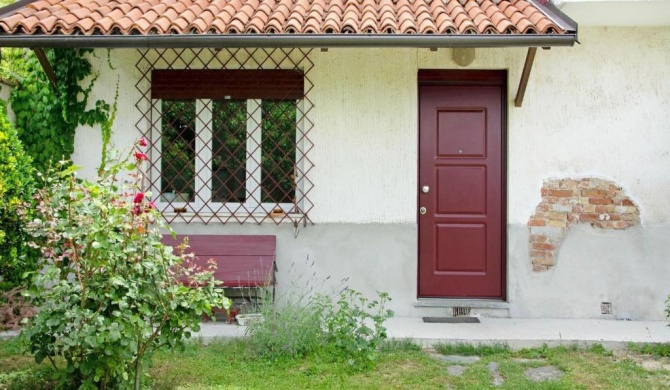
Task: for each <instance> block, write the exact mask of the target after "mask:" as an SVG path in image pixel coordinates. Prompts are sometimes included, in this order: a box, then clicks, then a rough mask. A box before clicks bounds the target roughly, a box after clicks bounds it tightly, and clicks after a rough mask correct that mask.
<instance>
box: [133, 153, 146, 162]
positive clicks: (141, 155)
mask: <svg viewBox="0 0 670 390" xmlns="http://www.w3.org/2000/svg"><path fill="white" fill-rule="evenodd" d="M148 159H149V158H148V157H147V155H146V154H144V153H142V152H135V160H137V162H140V161H147V160H148Z"/></svg>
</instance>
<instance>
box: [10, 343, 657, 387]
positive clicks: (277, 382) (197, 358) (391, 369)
mask: <svg viewBox="0 0 670 390" xmlns="http://www.w3.org/2000/svg"><path fill="white" fill-rule="evenodd" d="M440 350H441V352H443V353H444V352H446V353H447V354H461V355H462V354H468V355H473V354H474V355H477V356H480V357H481V358H482V359H481V360H480V361H478V362H476V363H474V364H471V365H468V366H467V368H466V371H465V373H464V374H463V376H461V377H453V376H449V375H448V374H447V370H446V367H447V365H448V364H446V363H444V362H442V361H440V360H438V359H434V358H432V357H430V356H429V355H428V354H427V353H426V352H424V351H422V350H421V349H420V347H419V346H418V345H417V344H416V343H415V342H414V341H413V340H411V339H406V340H387V341H386V342H384V343H382V345H381V346H380V352H379V354H378V355H377V356H378V357H377V361H376V364H375V365H374V367H373V368H371V369H370V370H368V371H363V372H359V371H352V370H351V369H350V367H348V366H347V364H344V363H343V362H341V361H336V360H334V359H332V358H331V357H329V356H327V355H325V354H318V353H317V354H313V355H308V356H306V357H303V358H292V359H277V360H275V361H268V360H267V359H262V358H259V357H258V355H256V354H255V353H254V348H253V346H252V345H251V342H250V341H249V340H248V339H239V340H229V341H224V340H219V341H213V342H211V343H210V344H208V345H206V346H203V345H201V344H199V343H198V342H197V341H194V342H191V343H189V344H188V345H187V347H186V349H185V350H184V351H181V352H169V351H168V352H159V353H158V354H157V355H156V356H155V358H154V364H153V366H152V367H151V369H150V370H149V377H147V379H146V380H145V384H146V385H148V386H149V387H148V388H151V389H155V390H168V389H169V390H237V389H245V390H247V389H277V390H283V389H287V390H288V389H296V388H297V389H335V390H337V389H443V388H445V386H446V387H447V388H451V389H493V388H494V387H493V386H492V383H491V374H490V372H489V370H488V365H489V364H490V363H492V362H496V363H498V364H499V368H498V372H499V373H500V375H502V377H503V378H504V383H503V384H502V386H500V387H499V388H500V389H514V390H517V389H521V390H523V389H540V390H542V389H553V390H556V389H565V390H568V389H570V390H572V389H585V390H587V389H622V390H623V389H626V390H629V389H631V390H643V389H644V390H646V389H668V388H670V371H667V370H664V369H659V370H655V371H649V370H645V369H643V368H641V367H639V366H638V364H637V363H636V361H635V360H636V359H646V360H649V359H654V358H653V357H651V356H650V354H646V353H645V354H644V355H642V354H641V353H638V352H635V351H632V350H631V351H630V352H629V353H628V355H626V357H625V358H621V356H619V357H617V356H614V354H612V353H610V352H609V351H607V350H605V349H604V348H603V347H602V346H599V345H595V346H592V347H588V348H580V347H578V346H567V347H557V348H549V347H547V346H544V347H541V348H533V349H524V350H520V351H512V350H510V349H508V348H507V347H505V346H502V345H496V346H481V345H479V346H473V345H468V344H459V345H454V346H450V347H440ZM646 351H649V349H645V352H646ZM521 358H524V359H536V360H519V359H521ZM658 359H660V360H661V361H664V360H665V359H666V358H665V357H659V358H658ZM546 365H552V366H555V367H557V368H558V369H560V370H562V371H563V372H564V375H563V376H562V377H561V378H560V379H558V380H554V381H549V382H540V383H538V382H533V381H531V380H529V379H528V378H527V377H526V374H525V372H526V370H528V369H529V368H534V367H541V366H546ZM49 378H50V368H49V367H48V366H47V365H45V364H42V365H37V364H35V363H34V361H33V360H32V357H31V356H27V355H22V354H21V344H20V342H18V341H15V340H9V341H4V342H0V389H1V390H6V389H11V390H14V389H17V390H20V389H31V390H50V389H51V388H52V387H50V386H51V385H52V384H51V382H50V381H49Z"/></svg>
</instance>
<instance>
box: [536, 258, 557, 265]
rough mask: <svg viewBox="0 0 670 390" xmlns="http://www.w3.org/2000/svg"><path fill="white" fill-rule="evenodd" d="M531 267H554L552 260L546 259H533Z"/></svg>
mask: <svg viewBox="0 0 670 390" xmlns="http://www.w3.org/2000/svg"><path fill="white" fill-rule="evenodd" d="M533 265H543V266H552V265H554V259H553V258H547V257H534V258H533Z"/></svg>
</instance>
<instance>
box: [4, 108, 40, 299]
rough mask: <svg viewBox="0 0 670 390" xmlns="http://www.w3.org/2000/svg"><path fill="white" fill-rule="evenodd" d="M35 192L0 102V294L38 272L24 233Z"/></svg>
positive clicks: (27, 160) (25, 159) (27, 161)
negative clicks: (0, 291) (29, 274)
mask: <svg viewBox="0 0 670 390" xmlns="http://www.w3.org/2000/svg"><path fill="white" fill-rule="evenodd" d="M34 191H35V186H34V182H33V168H32V166H31V164H30V158H29V157H28V156H26V154H25V153H24V151H23V147H22V145H21V142H20V141H19V139H18V136H17V134H16V131H15V130H14V127H13V126H12V125H11V123H9V121H8V120H7V112H6V107H5V104H4V102H1V101H0V290H9V289H11V288H14V287H16V286H20V285H22V284H25V281H24V280H23V278H22V276H23V274H24V273H25V272H30V271H34V270H35V269H36V259H37V256H36V253H35V251H32V250H30V248H28V247H27V246H26V245H25V240H26V239H27V233H26V232H25V231H24V225H25V220H26V218H27V217H29V215H26V213H27V210H29V209H30V208H29V207H28V206H29V205H30V204H32V201H33V199H32V195H33V193H34Z"/></svg>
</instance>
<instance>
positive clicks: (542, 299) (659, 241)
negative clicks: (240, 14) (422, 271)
mask: <svg viewBox="0 0 670 390" xmlns="http://www.w3.org/2000/svg"><path fill="white" fill-rule="evenodd" d="M173 228H174V229H175V231H177V233H191V234H274V235H276V236H277V265H278V268H279V272H278V274H277V280H278V285H277V291H278V294H279V295H280V296H281V295H284V294H287V291H296V290H299V289H303V290H304V289H309V288H317V289H320V290H322V291H325V292H332V291H335V290H338V289H340V288H342V287H344V286H348V287H351V288H354V289H356V290H358V291H361V292H362V293H364V294H365V295H366V296H368V297H370V298H372V297H374V296H376V291H386V292H388V293H389V294H390V295H391V297H392V298H393V301H392V302H391V304H390V308H391V309H392V310H394V311H395V313H396V315H397V316H421V315H422V314H424V312H425V311H426V310H425V309H422V308H417V307H415V305H414V304H415V302H416V291H417V284H416V279H417V228H416V226H415V225H409V224H361V225H359V224H317V225H314V226H307V227H306V228H303V227H302V226H301V227H300V228H299V232H298V236H297V238H294V228H293V225H290V224H282V225H279V226H276V225H274V224H262V225H253V224H245V225H233V224H230V225H225V226H222V225H215V224H212V225H201V224H195V223H192V224H188V225H186V224H179V223H175V224H173ZM507 232H508V248H507V250H508V274H507V277H508V284H507V285H508V300H509V303H510V306H509V312H510V315H511V317H513V318H616V317H621V318H631V319H647V320H662V319H664V318H665V313H664V302H665V300H666V297H667V295H668V293H669V292H670V283H668V278H669V277H670V239H668V237H670V226H657V227H635V228H631V229H628V230H625V231H613V230H600V229H594V228H592V227H590V226H587V225H578V226H574V227H573V228H571V229H570V231H569V232H568V234H567V236H566V238H565V240H564V241H563V244H562V246H561V248H560V250H559V255H558V260H557V264H556V266H554V267H553V269H552V270H550V271H548V272H544V273H533V272H532V271H531V269H530V260H529V257H528V228H527V227H526V226H524V225H510V226H508V230H507ZM346 278H349V279H348V281H346V282H342V280H343V279H346ZM601 302H612V304H613V310H614V314H613V315H609V316H608V315H602V314H601V313H600V303H601Z"/></svg>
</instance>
